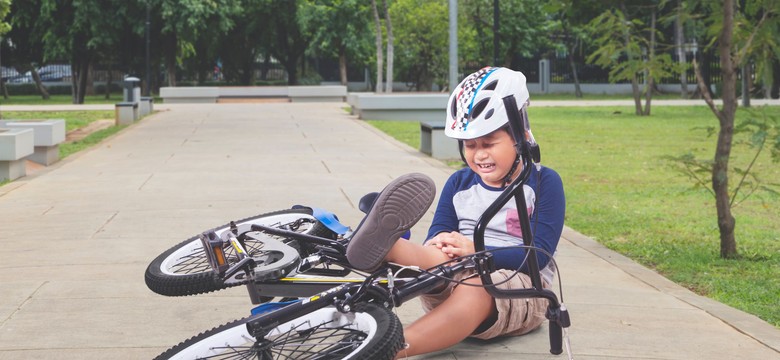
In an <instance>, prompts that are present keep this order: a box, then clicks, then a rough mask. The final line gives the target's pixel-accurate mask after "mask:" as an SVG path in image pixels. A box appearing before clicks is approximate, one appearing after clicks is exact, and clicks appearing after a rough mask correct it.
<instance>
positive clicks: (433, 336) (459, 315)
mask: <svg viewBox="0 0 780 360" xmlns="http://www.w3.org/2000/svg"><path fill="white" fill-rule="evenodd" d="M434 249H435V247H434ZM437 250H438V249H437ZM466 282H467V283H469V284H475V285H481V284H482V281H481V280H480V279H479V278H471V279H468V280H466ZM496 311H497V310H496V305H495V300H494V299H493V297H491V296H490V294H488V293H487V291H485V289H484V288H482V287H474V286H465V285H459V286H457V287H456V288H455V290H453V292H452V295H451V296H450V297H449V298H447V300H445V301H444V302H442V303H441V304H440V305H439V306H437V307H435V308H434V309H433V310H431V311H430V312H428V313H427V314H425V315H423V316H422V317H421V318H419V319H417V321H415V322H414V323H412V324H411V325H409V326H407V327H406V328H405V329H404V339H405V341H406V343H407V344H409V348H408V349H405V350H401V351H400V352H399V353H398V355H397V356H396V358H400V359H402V358H404V357H406V356H413V355H418V354H425V353H429V352H433V351H437V350H442V349H446V348H448V347H450V346H453V345H455V344H457V343H459V342H461V341H462V340H463V339H465V338H466V337H468V336H469V335H471V334H473V333H474V331H475V330H476V329H477V328H478V327H479V326H480V324H482V323H483V322H485V321H486V320H487V319H489V318H491V317H492V316H493V315H494V314H495V313H496Z"/></svg>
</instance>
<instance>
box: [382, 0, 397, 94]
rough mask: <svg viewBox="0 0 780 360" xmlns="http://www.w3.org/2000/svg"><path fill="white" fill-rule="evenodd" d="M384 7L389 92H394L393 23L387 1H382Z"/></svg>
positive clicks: (387, 88) (387, 89)
mask: <svg viewBox="0 0 780 360" xmlns="http://www.w3.org/2000/svg"><path fill="white" fill-rule="evenodd" d="M382 7H383V8H384V9H385V28H386V29H387V76H385V78H386V79H387V87H386V88H385V89H386V91H387V92H389V93H391V92H393V72H394V71H395V70H394V69H393V59H394V58H395V46H394V44H393V43H394V41H395V40H394V38H393V22H392V21H391V19H390V9H389V8H388V7H387V0H382Z"/></svg>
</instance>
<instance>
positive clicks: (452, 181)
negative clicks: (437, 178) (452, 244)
mask: <svg viewBox="0 0 780 360" xmlns="http://www.w3.org/2000/svg"><path fill="white" fill-rule="evenodd" d="M457 188H458V172H456V173H454V174H452V176H450V178H449V179H447V182H446V183H445V184H444V188H443V189H442V191H441V194H440V196H439V203H438V204H437V205H436V212H434V213H433V221H432V222H431V226H430V227H429V228H428V237H427V238H426V239H425V240H426V241H428V240H429V239H431V238H433V237H434V236H436V234H438V233H442V232H452V231H458V229H459V228H458V225H459V222H458V214H457V213H456V212H455V205H454V204H453V200H452V199H453V198H454V197H455V192H456V191H457Z"/></svg>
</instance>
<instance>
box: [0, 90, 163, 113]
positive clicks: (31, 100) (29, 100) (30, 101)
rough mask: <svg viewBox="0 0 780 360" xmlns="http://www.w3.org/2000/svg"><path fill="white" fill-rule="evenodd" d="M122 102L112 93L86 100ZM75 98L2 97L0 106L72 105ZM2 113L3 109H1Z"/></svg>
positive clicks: (157, 100) (69, 96)
mask: <svg viewBox="0 0 780 360" xmlns="http://www.w3.org/2000/svg"><path fill="white" fill-rule="evenodd" d="M161 100H162V99H161V98H159V97H155V99H154V102H155V103H158V104H159V103H160V102H161ZM119 102H122V93H112V94H111V96H110V97H109V98H108V99H106V96H105V94H100V95H88V96H86V97H85V98H84V104H116V103H119ZM72 103H73V97H72V96H71V95H51V97H50V98H49V99H48V100H44V99H42V98H41V96H40V95H13V94H12V95H11V96H9V97H8V99H4V98H3V97H2V96H0V106H2V105H55V104H56V105H59V104H72ZM0 111H2V107H0Z"/></svg>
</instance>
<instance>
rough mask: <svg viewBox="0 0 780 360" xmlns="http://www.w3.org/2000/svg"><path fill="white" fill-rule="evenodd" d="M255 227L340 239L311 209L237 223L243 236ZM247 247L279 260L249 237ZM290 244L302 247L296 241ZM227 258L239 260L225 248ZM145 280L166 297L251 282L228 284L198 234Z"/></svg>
mask: <svg viewBox="0 0 780 360" xmlns="http://www.w3.org/2000/svg"><path fill="white" fill-rule="evenodd" d="M252 224H260V225H265V226H273V227H278V228H283V229H286V230H291V231H297V232H300V233H305V234H309V235H315V236H321V237H327V238H330V239H335V237H336V235H335V234H334V233H333V232H332V231H331V230H330V229H328V228H327V227H325V225H323V224H321V223H320V222H319V221H317V220H316V219H315V218H314V217H313V216H312V210H311V209H309V208H296V209H286V210H281V211H275V212H271V213H267V214H261V215H257V216H254V217H250V218H246V219H243V220H239V221H236V222H235V225H236V227H237V229H238V233H239V234H242V233H245V232H247V231H250V227H251V225H252ZM212 231H214V232H215V233H216V234H217V235H221V234H222V233H224V232H226V231H230V224H226V225H223V226H220V227H217V228H214V229H212ZM268 236H271V235H268ZM276 239H279V240H282V241H284V239H282V238H281V237H276ZM288 242H289V241H288ZM245 245H246V251H247V253H248V255H249V256H252V257H254V258H257V259H260V260H262V261H263V262H265V263H269V262H273V261H275V260H277V259H276V258H275V257H274V256H272V254H268V253H264V251H263V249H262V247H263V243H262V241H257V240H254V239H252V238H249V237H247V239H246V241H245ZM289 245H292V246H293V247H295V248H299V247H298V245H297V244H294V242H293V243H291V244H289ZM304 248H305V247H304ZM304 255H305V254H304ZM225 256H226V258H227V261H228V262H229V263H235V262H236V261H238V257H237V255H236V253H235V250H234V249H233V248H232V247H230V246H228V247H225ZM145 279H146V286H147V287H149V289H151V290H152V291H154V292H156V293H158V294H160V295H166V296H186V295H195V294H202V293H207V292H211V291H216V290H220V289H224V288H227V287H231V286H236V285H241V284H244V283H246V281H247V280H248V279H243V281H231V282H227V283H226V282H225V281H222V280H221V279H220V278H219V276H218V275H217V273H216V272H215V271H214V270H213V269H212V268H211V265H209V262H208V258H207V257H206V253H205V252H204V250H203V245H202V243H201V241H200V239H199V237H198V235H196V236H193V237H191V238H189V239H187V240H184V241H183V242H181V243H180V244H178V245H176V246H174V247H172V248H170V249H168V250H167V251H165V252H164V253H162V254H160V255H159V256H157V257H156V258H155V259H154V260H153V261H152V262H151V263H150V264H149V266H148V267H147V268H146V274H145Z"/></svg>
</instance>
